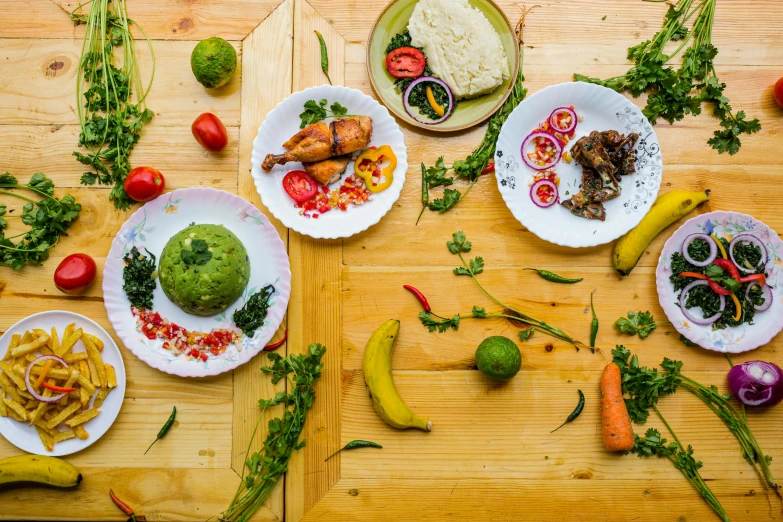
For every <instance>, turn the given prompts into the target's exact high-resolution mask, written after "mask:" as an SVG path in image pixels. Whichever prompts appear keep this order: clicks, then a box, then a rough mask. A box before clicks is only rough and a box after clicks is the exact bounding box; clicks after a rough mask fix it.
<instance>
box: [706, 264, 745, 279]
mask: <svg viewBox="0 0 783 522" xmlns="http://www.w3.org/2000/svg"><path fill="white" fill-rule="evenodd" d="M712 264H713V265H715V266H719V267H721V268H722V269H724V270H725V271H726V272H728V273H729V275H730V276H731V278H732V279H736V280H737V281H739V280H740V273H739V270H737V267H736V266H734V263H732V262H731V260H730V259H721V258H718V259H716V260H715V261H713V262H712Z"/></svg>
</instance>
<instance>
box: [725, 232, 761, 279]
mask: <svg viewBox="0 0 783 522" xmlns="http://www.w3.org/2000/svg"><path fill="white" fill-rule="evenodd" d="M737 243H750V244H752V245H753V246H757V247H758V248H759V250H761V262H760V263H759V264H761V266H767V259H769V258H768V256H767V247H765V246H764V243H762V242H761V240H760V239H759V238H757V237H756V236H754V235H753V234H740V235H738V236H737V237H735V238H734V239H732V240H731V243H729V257H731V261H732V262H733V263H734V264H735V265H736V267H737V268H739V269H740V270H741V271H742V272H745V273H746V274H754V273H756V269H755V268H747V267H744V266H742V265H740V264H739V263H737V261H736V260H735V259H734V247H735V246H736V245H737Z"/></svg>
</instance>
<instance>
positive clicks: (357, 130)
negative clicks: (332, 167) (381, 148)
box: [329, 116, 372, 156]
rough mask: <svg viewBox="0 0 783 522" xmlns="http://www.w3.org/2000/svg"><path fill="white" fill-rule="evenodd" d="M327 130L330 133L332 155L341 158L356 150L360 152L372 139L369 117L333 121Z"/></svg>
mask: <svg viewBox="0 0 783 522" xmlns="http://www.w3.org/2000/svg"><path fill="white" fill-rule="evenodd" d="M329 129H330V130H331V131H332V136H333V137H334V143H333V144H332V155H334V156H342V155H343V154H350V153H352V152H356V151H357V150H362V149H363V148H365V147H366V146H367V145H369V144H370V140H371V139H372V118H370V117H369V116H353V117H351V118H345V119H341V120H334V121H333V122H332V123H331V124H330V125H329Z"/></svg>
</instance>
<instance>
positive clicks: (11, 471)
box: [0, 455, 82, 488]
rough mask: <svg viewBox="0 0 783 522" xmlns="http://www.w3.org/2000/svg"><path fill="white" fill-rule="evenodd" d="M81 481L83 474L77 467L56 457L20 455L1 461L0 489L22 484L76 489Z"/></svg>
mask: <svg viewBox="0 0 783 522" xmlns="http://www.w3.org/2000/svg"><path fill="white" fill-rule="evenodd" d="M81 481H82V474H81V473H79V470H78V469H76V467H74V466H73V465H72V464H69V463H68V462H65V461H64V460H61V459H58V458H55V457H44V456H41V455H20V456H18V457H8V458H5V459H0V488H2V487H4V486H16V485H21V484H41V485H44V486H53V487H57V488H74V487H76V486H78V485H79V483H80V482H81Z"/></svg>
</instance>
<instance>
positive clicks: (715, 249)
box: [682, 234, 718, 267]
mask: <svg viewBox="0 0 783 522" xmlns="http://www.w3.org/2000/svg"><path fill="white" fill-rule="evenodd" d="M697 239H701V240H703V241H706V242H707V244H708V245H709V246H710V255H709V256H708V257H707V259H706V260H704V261H696V260H695V259H693V258H692V257H691V255H690V254H689V253H688V247H689V246H691V243H693V242H694V241H696V240H697ZM682 256H683V257H684V258H685V260H686V261H687V262H689V263H690V264H692V265H693V266H699V267H704V266H707V265H709V264H710V263H712V262H713V261H715V258H716V257H718V245H716V244H715V240H714V239H712V238H711V237H710V236H708V235H707V234H691V235H689V236H688V237H686V238H685V241H683V243H682Z"/></svg>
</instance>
